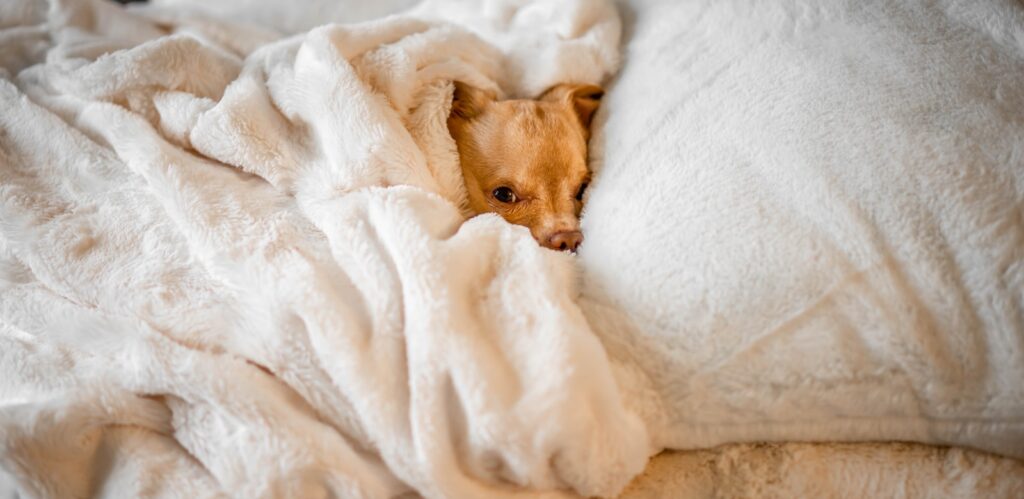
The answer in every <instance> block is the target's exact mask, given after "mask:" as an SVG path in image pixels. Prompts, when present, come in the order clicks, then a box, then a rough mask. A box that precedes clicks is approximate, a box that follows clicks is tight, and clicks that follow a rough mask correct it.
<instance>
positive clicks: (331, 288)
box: [0, 0, 652, 497]
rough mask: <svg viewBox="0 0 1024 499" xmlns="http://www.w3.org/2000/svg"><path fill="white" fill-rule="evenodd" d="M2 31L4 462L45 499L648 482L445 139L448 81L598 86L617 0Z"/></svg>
mask: <svg viewBox="0 0 1024 499" xmlns="http://www.w3.org/2000/svg"><path fill="white" fill-rule="evenodd" d="M2 9H3V10H2V11H0V13H2V14H3V17H2V18H0V19H2V25H3V26H4V27H5V28H6V29H5V30H4V31H3V35H2V36H3V37H4V41H3V46H4V50H3V53H2V54H0V57H2V63H3V67H4V68H5V69H6V75H5V78H3V79H0V109H3V112H2V114H0V144H2V151H3V152H2V156H0V217H2V221H3V223H2V237H0V290H2V299H0V343H2V347H0V379H2V380H3V382H2V383H0V400H2V409H0V463H2V464H3V468H4V469H5V470H6V471H7V472H8V473H10V474H11V475H12V477H11V478H12V479H14V480H15V481H17V482H18V484H19V486H20V487H21V488H22V490H23V491H26V492H28V493H29V494H30V495H34V496H46V497H84V496H87V495H93V494H99V493H101V492H102V493H103V494H105V495H110V496H117V497H128V496H137V495H147V496H148V495H154V494H157V493H161V492H163V493H167V494H168V495H174V496H189V497H202V496H215V495H219V494H222V493H227V494H230V495H233V496H236V497H261V496H268V495H274V496H281V497H317V496H340V497H387V496H394V495H399V494H401V493H403V492H406V491H409V490H415V491H416V492H418V493H420V494H423V495H425V496H430V497H442V496H444V497H500V496H506V495H516V494H517V492H516V489H520V488H521V489H523V490H540V491H543V490H548V491H555V492H551V493H553V494H560V493H559V492H557V491H558V490H569V491H575V492H578V493H581V494H586V495H608V494H614V493H616V492H617V491H618V490H620V489H621V488H622V487H623V486H624V485H625V484H626V483H627V481H628V480H629V479H630V478H631V477H632V476H634V475H635V474H636V473H638V472H639V471H640V470H641V469H642V467H643V465H644V463H645V462H646V459H647V457H648V455H649V453H650V452H651V450H652V449H651V445H650V444H649V441H648V438H647V434H646V429H645V427H644V425H643V424H642V422H641V420H640V419H639V418H638V417H636V416H635V415H634V414H633V413H632V412H630V411H628V410H626V408H625V407H624V405H623V402H622V401H621V399H620V396H619V392H618V390H617V388H616V385H615V381H614V378H613V375H612V371H611V368H610V365H609V362H608V360H607V359H606V357H605V353H604V351H603V350H602V347H601V345H600V343H599V342H598V340H597V339H596V338H595V337H594V336H593V335H592V334H591V333H590V330H589V327H588V325H587V322H586V321H585V319H584V317H583V315H582V314H581V312H580V310H579V309H578V308H577V306H576V305H575V303H574V292H575V291H574V290H575V289H576V286H575V283H574V280H575V277H574V276H575V274H574V267H573V259H572V258H571V257H570V256H568V255H564V254H558V253H555V252H551V251H547V250H544V249H541V248H539V247H538V246H537V245H536V244H535V243H534V241H533V240H532V238H531V237H530V235H529V233H528V231H527V230H525V229H524V228H520V227H513V226H510V225H508V224H506V223H504V222H503V221H501V220H500V219H499V218H497V217H494V216H486V217H478V218H475V219H473V220H471V221H469V222H468V223H465V224H463V221H464V219H463V216H462V215H461V214H460V211H459V209H458V206H459V204H460V200H461V195H462V194H461V180H460V177H459V170H458V166H457V163H456V155H455V150H454V144H453V143H452V141H451V138H450V137H449V135H448V133H447V129H446V126H445V119H446V117H447V113H448V109H449V105H450V99H451V84H450V80H452V79H453V78H459V79H463V80H467V81H470V82H473V83H474V84H476V85H479V86H484V87H492V88H495V89H496V90H499V91H500V92H502V93H505V94H512V95H531V94H535V93H538V92H540V91H541V90H543V88H544V87H546V86H548V85H550V84H553V83H556V82H560V81H584V82H599V81H600V80H601V79H602V78H603V77H605V76H607V75H608V74H609V73H610V72H611V71H612V70H613V69H614V67H615V64H616V58H617V45H618V36H619V21H618V17H617V14H616V13H615V10H614V9H613V8H611V6H610V5H608V4H606V3H602V2H589V1H588V2H583V1H579V2H559V3H546V2H536V3H523V2H508V3H502V2H491V3H488V4H486V5H477V4H475V3H469V2H443V1H441V2H427V3H425V4H423V5H420V7H419V9H418V10H416V11H413V12H410V13H407V14H403V15H401V16H397V17H391V18H386V19H383V20H380V21H374V22H371V23H368V24H360V25H352V26H340V25H327V26H324V27H321V28H317V29H314V30H312V31H309V32H308V33H303V34H300V35H297V36H295V37H292V38H287V39H281V40H279V41H274V39H275V38H276V37H275V35H273V34H272V33H269V32H267V31H265V30H260V29H258V28H251V29H248V28H239V27H237V26H229V25H227V24H223V23H221V24H218V23H217V22H215V21H212V20H209V19H203V18H201V17H188V16H185V17H182V16H181V15H180V14H179V13H169V12H163V11H159V10H153V11H151V12H150V14H149V15H148V16H140V15H137V14H129V13H126V12H124V11H122V10H121V9H120V8H119V7H117V6H115V5H113V4H106V3H103V2H98V1H89V0H80V1H60V2H57V1H55V2H53V3H52V5H50V6H49V7H48V6H47V5H46V4H45V3H41V2H32V1H20V2H14V3H13V4H12V3H5V4H4V5H3V7H2ZM48 9H49V10H48ZM175 16H177V17H175ZM440 17H449V18H452V19H454V20H455V21H454V22H446V21H445V20H444V19H440ZM467 26H469V27H475V28H476V31H475V32H473V31H470V30H468V29H466V27H467ZM255 47H259V48H258V49H256V50H253V49H254V48H255Z"/></svg>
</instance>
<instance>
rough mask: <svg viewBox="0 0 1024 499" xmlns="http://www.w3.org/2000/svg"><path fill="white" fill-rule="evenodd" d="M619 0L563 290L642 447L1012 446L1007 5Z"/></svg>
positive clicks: (1023, 433)
mask: <svg viewBox="0 0 1024 499" xmlns="http://www.w3.org/2000/svg"><path fill="white" fill-rule="evenodd" d="M630 12H631V17H630V18H629V19H628V20H627V21H626V22H625V23H624V25H626V26H629V27H630V30H629V32H628V33H627V35H626V39H628V40H630V41H629V46H628V48H627V50H626V52H625V55H624V61H625V65H624V67H623V69H622V72H621V73H620V75H619V77H618V79H617V80H616V81H615V83H614V84H613V85H612V86H611V87H610V91H609V92H608V96H607V98H606V99H605V101H604V106H605V108H604V110H605V112H603V113H602V114H601V115H600V116H598V118H597V126H596V129H597V136H595V138H594V140H592V142H591V150H592V153H593V156H594V164H593V167H594V169H595V175H594V182H593V184H592V186H591V189H590V196H589V198H588V199H587V200H586V207H587V208H586V214H585V216H584V219H583V233H584V234H585V235H586V243H585V244H584V245H583V246H582V247H581V249H580V253H579V255H580V258H581V260H582V263H583V267H584V269H586V270H585V272H584V273H583V278H584V285H583V296H582V298H581V301H580V303H581V306H582V308H583V310H584V312H585V314H586V315H587V318H588V319H589V320H590V324H591V325H592V326H593V327H594V329H595V331H596V332H597V334H599V335H600V336H601V338H602V340H603V341H604V343H605V345H606V348H607V349H608V351H609V353H610V354H611V355H612V356H613V357H614V359H615V360H616V361H617V363H621V365H622V366H627V367H628V373H629V379H631V380H639V381H640V382H639V383H635V384H632V385H627V384H624V385H625V386H633V387H634V388H633V390H635V393H634V394H633V395H632V396H635V398H636V399H638V400H643V401H644V403H643V404H637V407H643V409H642V410H644V411H646V410H651V411H652V413H651V414H650V416H649V417H647V418H646V419H648V421H650V422H651V425H650V426H649V429H650V431H651V434H652V435H655V436H656V437H657V438H656V441H657V443H658V445H661V446H666V447H673V448H700V447H711V446H715V445H719V444H723V443H728V442H737V441H758V440H773V441H786V440H799V441H812V440H813V441H835V440H841V441H852V440H874V441H877V440H911V441H920V442H929V443H939V444H953V445H966V446H972V447H977V448H982V449H985V450H988V451H994V452H999V453H1003V454H1007V455H1012V456H1016V457H1018V458H1020V457H1024V85H1022V84H1021V81H1022V80H1021V78H1022V76H1024V6H1022V5H1021V3H1020V2H1012V1H1005V2H1004V1H938V2H904V1H870V2H862V1H850V2H846V1H835V2H810V1H784V2H756V1H746V0H728V1H708V2H643V3H641V2H638V3H636V4H633V6H632V8H631V10H630ZM652 400H654V401H656V403H655V404H653V405H654V406H656V407H651V404H650V401H652ZM658 418H664V419H662V420H661V421H660V422H655V421H656V420H657V419H658Z"/></svg>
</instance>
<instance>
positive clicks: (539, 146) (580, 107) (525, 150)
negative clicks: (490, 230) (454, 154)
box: [448, 82, 604, 251]
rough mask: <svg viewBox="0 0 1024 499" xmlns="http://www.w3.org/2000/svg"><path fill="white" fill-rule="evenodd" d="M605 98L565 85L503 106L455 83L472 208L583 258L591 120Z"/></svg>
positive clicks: (455, 121)
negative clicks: (578, 250) (579, 250)
mask: <svg viewBox="0 0 1024 499" xmlns="http://www.w3.org/2000/svg"><path fill="white" fill-rule="evenodd" d="M603 93H604V92H603V91H602V90H601V88H600V87H597V86H594V85H569V84H562V85H557V86H555V87H552V88H551V89H549V90H547V91H546V92H544V93H543V94H542V95H541V96H540V97H539V98H538V99H537V100H528V99H521V100H506V101H496V100H495V96H494V94H493V93H491V92H487V91H484V90H481V89H478V88H475V87H472V86H470V85H467V84H465V83H462V82H455V97H454V99H453V102H452V112H451V114H450V115H449V117H448V130H449V131H450V132H451V134H452V137H453V138H454V139H455V143H456V144H458V148H459V162H460V163H461V165H462V176H463V178H464V179H465V182H466V190H467V191H468V193H469V206H470V208H471V209H472V210H473V211H474V212H476V213H477V214H479V213H486V212H493V213H497V214H499V215H501V216H502V217H503V218H504V219H505V220H507V221H509V222H510V223H514V224H518V225H524V226H526V227H529V229H530V232H531V233H532V234H533V238H534V239H536V240H537V242H539V243H540V244H542V245H544V246H546V247H548V248H551V249H555V250H569V251H575V250H576V248H577V247H578V246H579V244H580V243H581V242H583V234H582V233H581V232H580V223H579V215H580V209H581V208H582V207H583V191H584V189H586V188H587V182H588V181H589V179H590V170H589V169H588V168H587V140H588V139H589V138H590V119H591V117H592V116H593V114H594V111H596V110H597V106H598V104H599V101H600V98H601V95H602V94H603Z"/></svg>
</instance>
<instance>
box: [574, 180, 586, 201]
mask: <svg viewBox="0 0 1024 499" xmlns="http://www.w3.org/2000/svg"><path fill="white" fill-rule="evenodd" d="M585 190H587V183H586V182H583V185H581V186H580V190H579V191H576V200H577V201H583V191H585Z"/></svg>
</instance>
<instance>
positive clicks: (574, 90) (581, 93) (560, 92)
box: [540, 83, 604, 130]
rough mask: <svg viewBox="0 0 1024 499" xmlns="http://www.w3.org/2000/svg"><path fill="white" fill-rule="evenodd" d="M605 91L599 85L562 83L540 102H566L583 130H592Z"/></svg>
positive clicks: (550, 89) (544, 95)
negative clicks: (592, 122)
mask: <svg viewBox="0 0 1024 499" xmlns="http://www.w3.org/2000/svg"><path fill="white" fill-rule="evenodd" d="M603 95H604V90H603V89H602V88H601V87H599V86H597V85H577V84H573V83H561V84H558V85H555V86H553V87H551V88H549V89H547V90H546V91H544V93H543V94H541V96H540V100H544V101H554V102H559V101H561V102H565V103H566V104H568V105H570V106H572V108H573V110H574V111H576V116H577V117H578V118H579V119H580V124H582V125H583V128H584V129H586V130H590V120H591V118H593V117H594V112H595V111H597V107H598V106H599V105H600V104H601V96H603Z"/></svg>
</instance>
